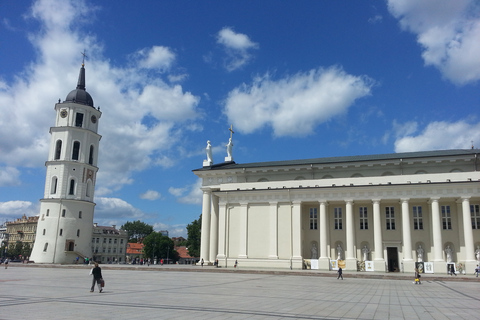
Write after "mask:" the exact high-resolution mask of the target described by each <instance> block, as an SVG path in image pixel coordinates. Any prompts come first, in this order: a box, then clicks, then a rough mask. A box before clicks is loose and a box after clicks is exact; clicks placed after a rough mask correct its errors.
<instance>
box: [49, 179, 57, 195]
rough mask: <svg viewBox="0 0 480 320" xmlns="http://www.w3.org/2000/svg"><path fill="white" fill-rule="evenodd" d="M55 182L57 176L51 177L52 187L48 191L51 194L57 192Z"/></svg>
mask: <svg viewBox="0 0 480 320" xmlns="http://www.w3.org/2000/svg"><path fill="white" fill-rule="evenodd" d="M57 182H58V179H57V177H53V178H52V188H51V190H50V193H51V194H55V193H57Z"/></svg>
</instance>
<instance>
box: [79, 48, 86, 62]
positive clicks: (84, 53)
mask: <svg viewBox="0 0 480 320" xmlns="http://www.w3.org/2000/svg"><path fill="white" fill-rule="evenodd" d="M80 53H81V54H82V56H83V60H82V66H85V58H86V57H87V51H86V50H85V49H84V50H83V52H80Z"/></svg>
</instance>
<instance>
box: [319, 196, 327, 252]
mask: <svg viewBox="0 0 480 320" xmlns="http://www.w3.org/2000/svg"><path fill="white" fill-rule="evenodd" d="M327 241H328V240H327V203H326V202H325V201H321V202H320V258H328V252H327V245H328V243H327Z"/></svg>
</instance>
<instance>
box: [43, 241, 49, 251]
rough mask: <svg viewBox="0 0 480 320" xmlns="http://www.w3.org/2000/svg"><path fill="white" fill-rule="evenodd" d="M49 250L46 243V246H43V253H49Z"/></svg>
mask: <svg viewBox="0 0 480 320" xmlns="http://www.w3.org/2000/svg"><path fill="white" fill-rule="evenodd" d="M47 248H48V242H45V245H44V246H43V252H47Z"/></svg>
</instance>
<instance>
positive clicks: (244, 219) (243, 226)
mask: <svg viewBox="0 0 480 320" xmlns="http://www.w3.org/2000/svg"><path fill="white" fill-rule="evenodd" d="M240 206H241V208H240V209H241V211H240V219H241V221H240V239H239V240H240V247H239V252H238V257H239V258H247V246H248V244H247V242H248V203H241V204H240Z"/></svg>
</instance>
